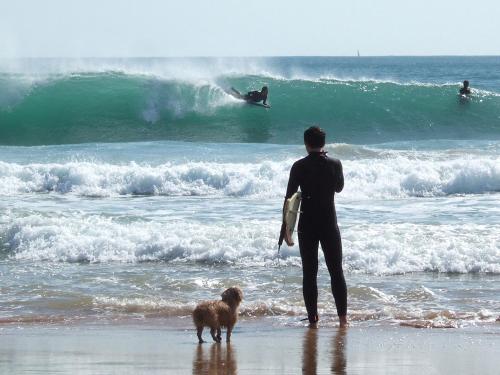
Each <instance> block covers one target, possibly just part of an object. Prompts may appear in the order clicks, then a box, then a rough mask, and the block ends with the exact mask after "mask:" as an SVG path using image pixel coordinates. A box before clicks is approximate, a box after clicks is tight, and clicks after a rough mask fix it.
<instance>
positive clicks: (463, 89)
mask: <svg viewBox="0 0 500 375" xmlns="http://www.w3.org/2000/svg"><path fill="white" fill-rule="evenodd" d="M460 95H470V88H468V87H461V88H460Z"/></svg>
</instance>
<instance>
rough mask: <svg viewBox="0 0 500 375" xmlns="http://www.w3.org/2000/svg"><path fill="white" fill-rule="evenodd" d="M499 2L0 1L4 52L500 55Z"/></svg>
mask: <svg viewBox="0 0 500 375" xmlns="http://www.w3.org/2000/svg"><path fill="white" fill-rule="evenodd" d="M499 36H500V0H468V1H465V0H418V1H411V0H342V1H338V0H307V1H306V0H304V1H296V0H264V1H263V0H254V1H250V0H176V1H173V0H0V57H128V56H286V55H331V56H345V55H347V56H351V55H354V54H355V53H356V51H357V50H358V49H359V50H360V53H361V54H362V55H449V54H452V55H484V54H486V55H500V42H499Z"/></svg>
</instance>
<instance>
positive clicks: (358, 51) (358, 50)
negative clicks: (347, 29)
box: [358, 49, 361, 57]
mask: <svg viewBox="0 0 500 375" xmlns="http://www.w3.org/2000/svg"><path fill="white" fill-rule="evenodd" d="M359 56H361V55H360V54H359V49H358V57H359Z"/></svg>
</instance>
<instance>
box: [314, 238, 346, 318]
mask: <svg viewBox="0 0 500 375" xmlns="http://www.w3.org/2000/svg"><path fill="white" fill-rule="evenodd" d="M320 242H321V248H322V249H323V253H324V254H325V261H326V266H327V267H328V272H329V273H330V280H331V284H332V294H333V298H334V299H335V305H336V306H337V314H338V316H339V318H342V320H344V319H345V316H346V315H347V286H346V283H345V278H344V270H343V269H342V240H341V238H340V231H339V230H338V229H336V230H333V231H328V232H326V233H323V234H322V235H321V237H320ZM341 323H342V321H341Z"/></svg>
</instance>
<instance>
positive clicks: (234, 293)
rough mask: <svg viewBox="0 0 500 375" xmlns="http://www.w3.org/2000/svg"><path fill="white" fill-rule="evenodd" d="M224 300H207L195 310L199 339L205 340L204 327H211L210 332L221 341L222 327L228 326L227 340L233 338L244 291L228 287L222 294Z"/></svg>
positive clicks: (194, 316) (194, 319)
mask: <svg viewBox="0 0 500 375" xmlns="http://www.w3.org/2000/svg"><path fill="white" fill-rule="evenodd" d="M221 297H222V301H205V302H201V303H200V304H198V306H196V308H195V309H194V311H193V322H194V325H195V326H196V332H197V334H198V340H199V342H200V344H201V343H202V342H204V341H203V339H202V338H201V334H202V333H203V327H210V334H211V335H212V338H213V339H214V341H215V342H221V340H222V336H221V327H226V328H227V332H226V342H229V341H230V340H231V331H232V330H233V327H234V325H235V324H236V321H237V320H238V306H239V305H240V302H241V301H242V300H243V292H242V291H241V289H240V288H238V287H232V288H229V289H227V290H226V291H225V292H224V293H222V294H221Z"/></svg>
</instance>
